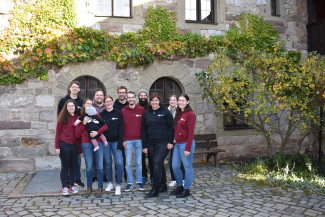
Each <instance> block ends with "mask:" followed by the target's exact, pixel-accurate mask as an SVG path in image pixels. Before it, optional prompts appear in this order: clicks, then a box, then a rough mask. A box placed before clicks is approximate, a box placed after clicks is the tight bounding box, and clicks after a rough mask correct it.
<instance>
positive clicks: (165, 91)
mask: <svg viewBox="0 0 325 217" xmlns="http://www.w3.org/2000/svg"><path fill="white" fill-rule="evenodd" d="M153 92H157V93H158V94H159V96H160V97H161V100H162V102H161V103H162V105H163V106H168V105H169V97H170V96H171V95H177V96H179V95H180V94H181V93H182V90H181V88H180V87H179V85H178V84H177V83H176V82H175V81H174V80H172V79H170V78H159V79H158V80H156V81H155V82H154V83H153V84H152V85H151V87H150V90H149V93H153Z"/></svg>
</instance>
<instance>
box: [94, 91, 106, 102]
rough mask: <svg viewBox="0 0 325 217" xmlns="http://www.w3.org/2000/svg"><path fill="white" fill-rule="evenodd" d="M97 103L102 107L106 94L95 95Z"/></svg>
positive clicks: (98, 93) (98, 92)
mask: <svg viewBox="0 0 325 217" xmlns="http://www.w3.org/2000/svg"><path fill="white" fill-rule="evenodd" d="M94 98H95V103H96V104H97V105H101V104H102V103H103V100H104V93H103V92H102V91H97V92H96V93H95V97H94Z"/></svg>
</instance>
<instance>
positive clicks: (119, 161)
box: [104, 142, 123, 185]
mask: <svg viewBox="0 0 325 217" xmlns="http://www.w3.org/2000/svg"><path fill="white" fill-rule="evenodd" d="M117 143H118V142H108V146H104V160H105V163H106V165H105V172H106V175H107V179H108V182H113V169H112V154H113V156H114V161H115V173H116V175H115V177H116V185H121V183H122V175H123V156H122V151H121V150H120V151H118V150H117Z"/></svg>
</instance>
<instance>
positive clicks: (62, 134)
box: [55, 115, 79, 149]
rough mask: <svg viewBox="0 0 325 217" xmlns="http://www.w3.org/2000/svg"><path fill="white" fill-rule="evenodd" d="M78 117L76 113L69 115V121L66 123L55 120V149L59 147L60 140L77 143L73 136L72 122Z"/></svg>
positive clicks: (73, 127)
mask: <svg viewBox="0 0 325 217" xmlns="http://www.w3.org/2000/svg"><path fill="white" fill-rule="evenodd" d="M78 118H79V116H78V115H74V116H71V115H69V122H68V123H67V124H64V123H61V122H59V121H58V122H57V124H56V131H55V149H60V141H62V142H65V143H68V144H79V141H78V139H77V137H76V136H75V126H74V122H75V121H76V120H77V119H78Z"/></svg>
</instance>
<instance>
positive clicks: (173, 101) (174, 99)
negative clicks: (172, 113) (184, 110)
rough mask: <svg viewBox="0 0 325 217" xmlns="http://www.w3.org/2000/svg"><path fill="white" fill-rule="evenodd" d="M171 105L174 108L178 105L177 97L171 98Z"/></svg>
mask: <svg viewBox="0 0 325 217" xmlns="http://www.w3.org/2000/svg"><path fill="white" fill-rule="evenodd" d="M169 105H170V106H171V107H172V108H174V107H175V106H176V105H177V99H176V97H174V96H172V97H170V98H169Z"/></svg>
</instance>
